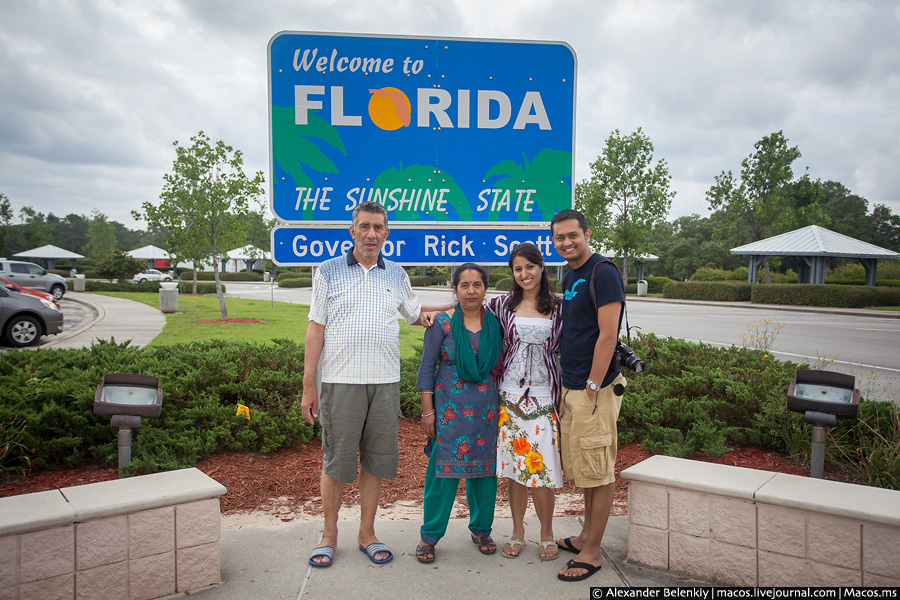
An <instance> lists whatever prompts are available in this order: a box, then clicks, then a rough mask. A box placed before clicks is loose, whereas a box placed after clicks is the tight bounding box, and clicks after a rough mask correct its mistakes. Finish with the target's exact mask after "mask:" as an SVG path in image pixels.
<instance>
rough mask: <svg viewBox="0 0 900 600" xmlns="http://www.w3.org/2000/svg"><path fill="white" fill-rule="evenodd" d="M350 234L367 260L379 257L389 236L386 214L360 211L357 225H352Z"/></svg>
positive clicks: (357, 248) (357, 216)
mask: <svg viewBox="0 0 900 600" xmlns="http://www.w3.org/2000/svg"><path fill="white" fill-rule="evenodd" d="M350 235H351V236H353V241H354V242H355V243H356V251H357V252H358V253H359V254H360V256H362V257H363V258H365V259H367V260H374V259H376V258H378V253H379V252H381V247H382V246H383V245H384V240H385V239H387V236H388V227H387V219H385V218H384V215H381V214H378V213H371V212H365V211H359V213H357V215H356V226H354V227H350Z"/></svg>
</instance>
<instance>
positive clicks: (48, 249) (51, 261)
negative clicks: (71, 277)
mask: <svg viewBox="0 0 900 600" xmlns="http://www.w3.org/2000/svg"><path fill="white" fill-rule="evenodd" d="M13 256H15V257H16V258H41V259H43V260H46V261H47V268H48V269H52V268H53V267H54V265H55V264H56V259H58V258H65V259H69V260H71V261H72V267H73V268H74V267H75V261H77V260H78V259H79V258H84V256H83V255H81V254H76V253H74V252H69V251H68V250H63V249H62V248H60V247H58V246H53V245H52V244H47V245H46V246H41V247H40V248H35V249H33V250H26V251H25V252H19V253H18V254H13Z"/></svg>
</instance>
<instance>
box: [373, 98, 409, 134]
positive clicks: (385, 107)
mask: <svg viewBox="0 0 900 600" xmlns="http://www.w3.org/2000/svg"><path fill="white" fill-rule="evenodd" d="M369 93H370V94H372V97H371V98H370V99H369V117H370V118H371V119H372V122H373V123H375V125H377V126H378V127H380V128H381V129H384V130H385V131H394V130H395V129H400V128H401V127H409V118H410V113H411V108H410V104H409V98H407V97H406V94H404V93H403V92H401V91H400V90H398V89H397V88H392V87H385V88H381V89H380V90H369Z"/></svg>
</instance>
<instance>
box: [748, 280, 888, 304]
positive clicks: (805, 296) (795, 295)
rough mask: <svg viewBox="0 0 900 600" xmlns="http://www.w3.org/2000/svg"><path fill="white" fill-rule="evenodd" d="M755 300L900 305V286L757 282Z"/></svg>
mask: <svg viewBox="0 0 900 600" xmlns="http://www.w3.org/2000/svg"><path fill="white" fill-rule="evenodd" d="M751 301H752V302H758V303H761V304H798V305H804V306H831V307H840V308H864V307H866V306H900V289H896V288H884V287H873V286H844V285H828V284H826V285H822V284H803V285H783V284H772V285H756V286H753V292H752V295H751Z"/></svg>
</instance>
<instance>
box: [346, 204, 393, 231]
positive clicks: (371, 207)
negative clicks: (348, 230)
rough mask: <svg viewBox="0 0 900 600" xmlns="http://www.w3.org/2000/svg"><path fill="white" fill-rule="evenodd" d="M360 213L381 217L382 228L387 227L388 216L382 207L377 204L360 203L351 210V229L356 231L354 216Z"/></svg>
mask: <svg viewBox="0 0 900 600" xmlns="http://www.w3.org/2000/svg"><path fill="white" fill-rule="evenodd" d="M360 211H362V212H367V213H374V214H379V215H381V216H382V217H384V226H385V227H387V226H388V214H387V211H386V210H385V209H384V206H382V205H381V204H378V203H377V202H360V203H359V204H358V205H357V206H356V208H354V209H353V228H354V229H356V216H357V215H358V214H359V212H360Z"/></svg>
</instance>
